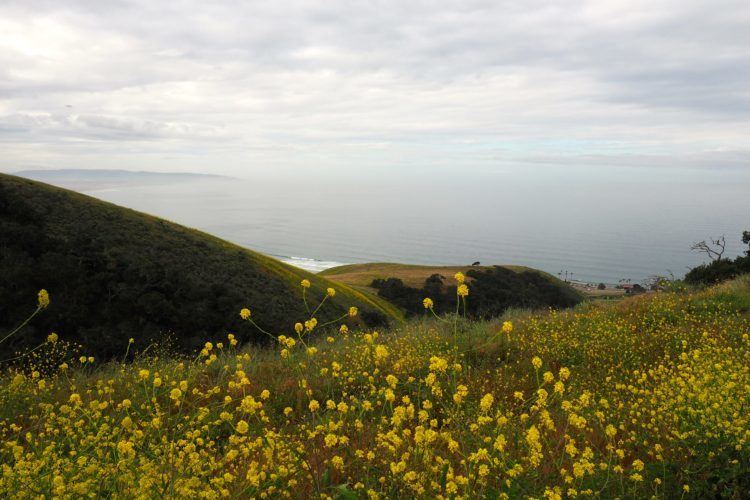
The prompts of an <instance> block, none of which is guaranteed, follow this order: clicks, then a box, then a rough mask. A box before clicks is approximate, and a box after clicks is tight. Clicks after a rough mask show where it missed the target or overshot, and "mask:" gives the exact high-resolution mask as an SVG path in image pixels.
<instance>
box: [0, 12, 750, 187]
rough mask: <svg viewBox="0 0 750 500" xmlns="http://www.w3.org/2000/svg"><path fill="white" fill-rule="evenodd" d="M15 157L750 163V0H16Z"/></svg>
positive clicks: (6, 121)
mask: <svg viewBox="0 0 750 500" xmlns="http://www.w3.org/2000/svg"><path fill="white" fill-rule="evenodd" d="M0 148H1V149H2V155H1V156H0V158H2V159H1V160H0V170H2V171H14V170H20V169H28V168H126V169H135V170H139V169H142V170H156V171H197V172H211V173H222V174H230V175H240V176H244V175H246V176H252V175H256V174H259V173H268V172H283V173H286V174H293V175H304V173H314V174H318V173H321V172H327V173H335V174H342V173H347V172H348V173H351V172H357V173H361V172H368V173H376V174H377V175H385V174H387V175H391V174H394V175H395V174H398V173H409V172H411V173H419V174H423V173H427V172H431V171H435V172H473V171H476V172H479V171H492V170H494V169H511V170H512V169H518V170H519V171H520V170H523V169H530V168H533V167H534V166H538V165H545V164H551V165H557V166H559V167H560V168H561V169H565V168H579V167H580V166H587V165H589V166H591V167H592V168H597V169H602V170H604V171H606V169H608V168H613V167H651V166H653V167H659V168H670V167H671V168H683V169H686V168H688V167H690V168H705V169H723V170H727V169H734V170H737V169H745V170H748V169H750V1H748V0H737V1H733V0H708V1H690V0H673V1H662V0H617V1H611V0H610V1H607V0H594V1H582V0H572V1H557V2H542V1H535V0H524V1H515V2H503V1H470V0H461V1H456V2H445V1H426V2H420V1H402V0H398V1H369V2H355V1H338V0H325V1H273V2H271V1H269V2H236V3H235V2H218V1H213V0H212V1H207V0H183V1H170V2H166V1H154V0H143V1H105V0H90V1H59V0H49V1H40V0H20V1H17V2H14V1H7V0H0Z"/></svg>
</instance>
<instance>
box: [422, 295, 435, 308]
mask: <svg viewBox="0 0 750 500" xmlns="http://www.w3.org/2000/svg"><path fill="white" fill-rule="evenodd" d="M422 305H423V306H424V308H425V309H432V307H433V306H434V305H435V304H434V303H433V302H432V299H431V298H429V297H426V298H425V299H424V300H423V301H422Z"/></svg>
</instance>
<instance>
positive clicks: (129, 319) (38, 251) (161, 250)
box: [0, 174, 401, 357]
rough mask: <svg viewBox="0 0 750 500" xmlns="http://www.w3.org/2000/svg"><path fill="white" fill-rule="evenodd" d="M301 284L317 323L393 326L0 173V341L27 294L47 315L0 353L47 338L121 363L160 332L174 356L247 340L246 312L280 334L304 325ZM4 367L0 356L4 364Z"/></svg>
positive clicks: (214, 245) (293, 276)
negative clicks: (232, 338)
mask: <svg viewBox="0 0 750 500" xmlns="http://www.w3.org/2000/svg"><path fill="white" fill-rule="evenodd" d="M302 279H308V280H309V281H310V282H311V283H312V287H311V288H310V290H309V292H308V297H309V299H310V301H311V302H313V303H315V304H317V302H318V301H320V300H321V299H322V297H323V296H324V295H325V293H326V288H328V287H333V288H335V289H336V291H337V294H336V296H335V297H334V298H333V299H331V300H329V301H328V302H327V304H326V306H325V307H323V308H322V309H321V312H320V313H319V314H318V319H319V320H320V321H321V322H325V321H328V320H331V319H334V318H337V317H340V316H342V315H343V314H345V313H346V311H347V310H348V308H349V307H350V306H356V307H358V308H359V310H360V315H359V318H358V319H357V320H356V321H361V322H363V323H364V324H366V325H369V326H375V325H382V324H385V323H388V322H389V321H391V320H393V319H398V318H400V317H401V313H400V312H399V311H398V310H397V309H396V308H395V307H393V306H392V305H390V304H389V303H388V302H386V301H384V300H382V299H380V298H378V297H376V296H372V295H370V294H368V293H365V292H362V291H360V290H355V289H353V288H351V287H349V286H348V285H345V284H343V283H336V284H334V283H333V282H331V281H329V280H328V279H326V278H325V277H321V276H316V275H313V274H311V273H308V272H306V271H303V270H301V269H297V268H294V267H292V266H289V265H287V264H284V263H282V262H279V261H277V260H275V259H273V258H270V257H267V256H265V255H262V254H259V253H256V252H253V251H250V250H248V249H245V248H242V247H239V246H237V245H234V244H231V243H228V242H226V241H223V240H220V239H218V238H215V237H213V236H210V235H208V234H205V233H202V232H200V231H196V230H193V229H189V228H186V227H183V226H180V225H178V224H174V223H172V222H169V221H166V220H163V219H159V218H156V217H152V216H149V215H146V214H142V213H139V212H136V211H133V210H129V209H126V208H122V207H118V206H116V205H113V204H110V203H105V202H103V201H100V200H97V199H94V198H91V197H88V196H84V195H82V194H79V193H75V192H72V191H68V190H65V189H61V188H57V187H53V186H49V185H46V184H42V183H40V182H36V181H32V180H28V179H22V178H19V177H15V176H10V175H4V174H0V332H4V331H8V330H9V329H10V328H12V327H13V326H15V325H17V324H18V323H20V322H21V321H22V320H23V319H24V318H25V317H27V316H28V315H29V313H30V312H31V311H32V310H33V307H34V301H35V296H36V292H37V291H38V290H39V289H41V288H45V289H47V290H49V292H50V295H51V297H52V304H51V306H50V307H49V309H48V311H46V312H45V314H43V315H41V316H40V317H38V318H36V319H35V321H34V322H33V324H32V325H29V326H28V327H27V328H26V329H24V331H23V335H19V336H15V337H14V338H13V339H12V340H13V343H12V344H11V345H10V347H8V343H6V344H4V346H3V350H4V351H5V353H4V354H8V353H9V352H12V351H14V350H16V349H21V348H25V347H29V346H34V345H37V344H38V343H39V342H40V341H41V339H43V338H45V337H46V335H47V334H48V333H49V332H50V331H53V330H54V331H55V332H57V333H58V334H59V336H60V337H61V338H65V339H67V340H70V341H76V342H80V343H82V344H85V345H86V346H87V348H88V350H89V351H93V352H95V353H96V354H97V355H100V356H112V355H116V354H118V353H121V352H122V351H123V350H124V349H125V346H126V345H127V342H128V339H129V338H130V337H135V338H136V339H137V340H138V342H139V343H140V344H141V345H144V343H146V342H150V341H152V340H155V339H159V338H162V337H163V336H164V334H165V333H169V334H170V335H171V337H172V338H173V339H174V341H175V344H176V346H177V347H178V348H180V349H181V350H189V349H192V348H194V347H196V346H197V345H199V344H200V342H202V341H205V340H206V339H208V338H213V337H215V336H218V335H222V334H225V333H226V332H227V331H232V332H235V333H236V334H237V336H238V338H239V339H240V340H256V339H259V338H260V337H259V335H260V334H259V333H258V332H256V331H253V330H251V329H250V328H249V327H248V325H247V324H244V323H241V322H240V319H239V317H238V314H237V313H238V311H239V309H240V308H242V307H249V308H250V309H251V310H252V311H253V317H254V319H255V320H256V321H257V323H258V324H259V325H260V326H261V327H263V328H264V329H266V330H268V331H270V332H273V333H281V332H289V331H291V328H292V327H293V324H294V322H295V321H299V320H304V319H306V311H305V307H304V305H303V302H302V300H301V293H302V292H301V287H300V285H299V283H300V281H301V280H302ZM4 357H5V356H4Z"/></svg>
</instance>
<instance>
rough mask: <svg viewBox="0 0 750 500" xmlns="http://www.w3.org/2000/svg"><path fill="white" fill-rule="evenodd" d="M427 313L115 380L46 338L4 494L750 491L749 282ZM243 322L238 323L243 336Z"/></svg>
mask: <svg viewBox="0 0 750 500" xmlns="http://www.w3.org/2000/svg"><path fill="white" fill-rule="evenodd" d="M457 278H458V279H459V280H461V277H460V276H459V277H457ZM303 286H304V284H303ZM458 290H459V294H460V295H461V299H462V300H471V294H470V290H469V288H468V287H466V286H465V285H464V286H460V287H458ZM329 294H330V295H332V294H335V291H333V290H330V291H329ZM43 299H45V300H46V297H42V296H40V304H41V302H42V301H43ZM53 299H54V297H53ZM424 305H425V308H426V310H425V313H426V314H425V317H424V319H422V320H417V321H412V322H410V323H407V324H405V325H402V326H399V327H395V328H393V329H392V330H390V331H384V332H374V331H355V330H354V329H353V328H352V330H351V331H350V330H349V329H348V328H347V326H346V325H347V323H348V321H349V318H348V316H349V315H351V316H354V315H356V313H357V311H356V310H354V309H352V310H351V311H350V313H349V315H347V317H342V318H341V319H340V321H339V322H337V323H335V324H332V325H318V324H317V322H316V321H315V320H314V319H313V318H314V317H315V308H314V306H313V305H311V306H310V307H309V308H308V310H309V311H310V317H308V318H300V324H298V325H297V328H296V330H295V331H294V332H287V333H286V334H285V335H283V336H280V337H278V338H276V336H273V335H272V337H274V340H273V341H270V340H269V345H268V346H266V347H242V346H238V345H236V340H235V339H234V336H233V335H232V334H227V335H225V336H224V337H223V338H216V339H207V341H208V342H207V343H206V344H205V347H204V348H203V350H202V351H201V352H199V353H196V355H195V356H194V357H184V356H183V357H180V356H174V355H166V354H164V353H161V352H160V351H159V350H158V349H155V348H154V349H144V350H142V351H140V352H139V354H137V355H136V356H135V359H132V351H134V350H136V348H137V347H138V340H137V335H134V337H135V339H134V340H133V341H131V342H129V341H128V339H125V340H124V341H123V351H124V352H125V355H124V356H125V357H128V356H130V357H128V359H129V361H128V362H122V363H118V362H108V363H102V364H100V363H99V361H98V360H95V359H93V358H89V357H88V356H86V354H85V348H84V350H83V351H82V352H77V353H76V354H75V357H74V358H73V357H71V353H73V352H74V351H75V348H74V346H69V345H67V344H66V343H65V340H64V339H61V338H57V336H56V335H54V334H51V335H50V337H49V339H48V341H47V342H46V343H45V344H43V345H42V346H40V347H39V348H38V349H37V350H36V351H34V352H33V353H30V354H28V355H25V356H24V357H23V359H21V360H17V361H15V362H13V363H12V366H13V368H9V369H5V372H4V374H3V375H2V376H1V378H0V496H2V497H19V498H25V497H34V498H51V497H69V498H79V497H86V496H88V497H134V498H159V497H170V498H172V497H177V498H219V497H229V498H252V497H260V498H277V497H280V498H284V497H290V498H304V497H311V496H312V497H316V498H317V497H324V498H345V499H349V498H365V497H369V498H395V497H399V498H404V497H405V498H412V497H416V498H476V497H487V498H526V497H534V498H545V497H546V498H562V497H565V498H567V497H577V496H581V497H604V498H611V497H621V498H641V497H651V496H654V497H657V498H681V497H684V498H692V497H705V496H711V497H729V498H740V497H743V495H746V494H747V491H748V489H750V419H749V417H748V414H749V413H750V337H749V336H750V319H749V316H748V311H750V279H747V278H744V279H739V280H736V281H734V282H731V283H727V284H724V285H721V286H719V287H715V288H712V289H708V290H703V291H694V292H663V293H658V294H652V295H649V296H642V297H637V298H633V299H628V300H624V301H620V302H616V303H587V304H584V305H582V306H579V307H578V308H576V309H574V310H571V311H562V312H541V313H524V312H515V313H509V314H507V315H506V317H505V318H502V319H501V320H498V321H496V322H470V321H467V320H464V319H462V318H461V317H460V315H456V316H447V317H436V316H435V315H433V314H431V309H430V301H429V300H428V299H426V300H425V301H424ZM248 306H249V307H252V306H253V305H248ZM255 306H256V308H257V310H256V308H253V310H252V311H251V310H250V309H245V310H243V311H241V312H240V314H241V316H242V317H243V319H245V320H247V323H246V324H247V327H248V328H252V327H253V325H252V322H253V319H254V318H255V317H256V315H261V314H262V307H260V306H262V305H255ZM322 306H323V307H324V306H325V304H323V305H322ZM40 307H41V306H40ZM318 307H321V306H318ZM42 313H43V312H42ZM19 334H22V333H19ZM269 335H270V333H269ZM126 350H127V351H126ZM128 352H131V354H130V355H129V354H128ZM131 359H132V360H131Z"/></svg>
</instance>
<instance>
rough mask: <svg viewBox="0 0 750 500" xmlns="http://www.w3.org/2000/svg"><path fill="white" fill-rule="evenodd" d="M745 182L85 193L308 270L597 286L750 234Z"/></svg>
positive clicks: (575, 175)
mask: <svg viewBox="0 0 750 500" xmlns="http://www.w3.org/2000/svg"><path fill="white" fill-rule="evenodd" d="M747 181H748V177H747V176H746V175H745V174H744V173H743V172H737V171H729V172H725V171H718V172H715V171H706V170H685V169H669V168H666V169H651V170H648V169H645V170H644V169H635V168H619V169H599V170H595V169H578V170H575V169H574V170H572V171H571V170H570V169H561V168H550V169H542V168H539V169H534V170H532V171H529V170H524V171H522V172H521V173H519V172H518V171H514V170H512V169H510V170H505V171H499V172H485V173H481V174H472V175H469V174H466V175H461V174H460V173H459V174H458V175H452V176H442V177H435V176H429V175H425V176H423V177H415V176H410V177H404V178H385V177H374V178H369V179H368V178H361V179H355V178H347V179H336V178H314V177H311V178H309V179H305V180H303V179H300V178H286V179H274V178H270V177H267V178H257V179H253V178H248V179H220V178H219V179H216V178H207V179H199V180H187V181H180V182H173V183H169V182H165V183H151V184H145V185H138V184H137V183H136V184H134V185H127V184H123V185H120V186H118V185H115V186H108V187H107V188H106V189H91V188H90V187H89V188H87V189H84V190H83V192H85V193H86V194H89V195H91V196H94V197H97V198H100V199H102V200H106V201H110V202H113V203H116V204H118V205H123V206H126V207H130V208H133V209H136V210H139V211H143V212H147V213H150V214H153V215H157V216H160V217H164V218H167V219H169V220H172V221H175V222H178V223H180V224H184V225H187V226H190V227H193V228H197V229H200V230H203V231H206V232H208V233H211V234H213V235H216V236H219V237H221V238H224V239H227V240H229V241H232V242H234V243H237V244H239V245H242V246H245V247H247V248H251V249H253V250H257V251H260V252H263V253H265V254H268V255H272V256H275V257H278V258H280V259H281V260H284V261H286V262H289V263H291V264H293V265H296V266H299V267H303V268H306V269H309V270H312V271H316V272H317V271H320V270H322V269H325V268H328V267H332V266H335V265H339V264H349V263H359V262H403V263H413V264H458V265H460V264H471V263H473V262H476V261H479V262H481V263H482V264H483V265H487V264H516V265H525V266H529V267H534V268H538V269H542V270H544V271H547V272H549V273H552V274H554V275H560V276H562V277H565V275H566V273H567V276H568V277H569V278H571V277H572V279H573V280H576V281H584V282H591V283H598V282H605V283H611V284H613V283H618V282H619V281H620V280H625V279H630V280H632V281H634V282H640V281H642V280H644V279H646V278H648V277H649V276H652V275H667V274H669V273H670V272H671V273H672V274H674V275H675V276H677V277H680V276H682V275H684V273H685V272H686V271H687V270H688V269H689V268H690V267H692V266H695V265H697V264H699V263H701V262H703V261H704V260H705V257H704V256H703V255H700V254H697V253H695V252H692V251H691V250H690V245H691V244H692V243H693V242H696V241H699V240H703V239H706V238H710V237H716V236H720V235H722V234H724V235H726V238H727V242H728V245H727V252H726V254H727V255H728V256H735V255H738V254H739V253H740V252H741V251H743V248H742V244H741V242H740V234H741V232H742V230H750V198H748V187H749V186H750V184H748V182H747Z"/></svg>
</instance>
